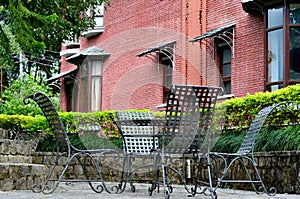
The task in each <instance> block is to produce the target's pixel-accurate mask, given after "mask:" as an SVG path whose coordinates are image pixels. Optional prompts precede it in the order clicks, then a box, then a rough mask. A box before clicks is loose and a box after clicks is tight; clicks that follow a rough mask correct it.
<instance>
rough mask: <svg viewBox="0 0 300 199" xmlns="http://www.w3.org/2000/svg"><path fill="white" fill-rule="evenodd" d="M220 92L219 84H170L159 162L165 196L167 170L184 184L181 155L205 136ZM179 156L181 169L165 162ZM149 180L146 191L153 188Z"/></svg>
mask: <svg viewBox="0 0 300 199" xmlns="http://www.w3.org/2000/svg"><path fill="white" fill-rule="evenodd" d="M221 93H222V89H221V88H220V87H209V86H194V85H177V84H175V85H172V86H171V88H170V90H169V92H168V97H167V104H166V111H165V118H164V123H163V131H162V142H161V146H160V148H161V150H160V151H159V154H160V164H161V167H162V169H161V171H162V177H163V180H162V183H163V186H164V195H165V198H166V199H168V198H169V197H170V193H171V192H172V187H171V186H170V183H169V179H168V173H169V172H170V171H174V172H175V173H177V174H178V175H179V176H180V177H181V179H182V182H183V183H184V184H185V183H186V181H185V160H184V159H185V155H186V154H189V153H196V152H197V151H199V149H200V148H201V147H203V144H204V143H205V141H206V139H207V135H208V134H209V133H210V130H211V128H212V124H213V116H214V110H215V105H216V101H217V97H218V96H219V95H220V94H221ZM176 154H177V155H179V156H182V157H183V166H182V171H181V172H180V171H178V170H176V169H175V168H172V166H171V165H170V164H169V163H168V159H169V157H171V158H172V157H174V155H176ZM156 184H157V183H153V184H152V187H151V188H150V191H153V190H154V189H155V188H156Z"/></svg>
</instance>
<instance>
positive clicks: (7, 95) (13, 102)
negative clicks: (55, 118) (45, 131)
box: [0, 76, 59, 116]
mask: <svg viewBox="0 0 300 199" xmlns="http://www.w3.org/2000/svg"><path fill="white" fill-rule="evenodd" d="M37 81H38V80H35V79H34V78H33V77H32V76H24V77H23V78H20V79H17V80H15V81H14V82H13V83H12V84H11V85H10V86H9V87H8V88H5V90H4V92H3V93H2V99H1V103H0V114H6V115H31V116H35V115H41V114H42V113H41V110H40V109H39V108H38V107H37V105H36V104H35V103H34V102H33V101H30V105H26V106H24V103H23V99H24V98H25V97H26V96H28V95H31V94H33V93H34V92H37V91H40V92H43V93H45V94H46V95H48V96H49V97H50V98H51V100H52V101H53V103H54V104H55V105H56V107H58V105H59V97H57V96H53V94H52V93H51V89H50V88H49V87H47V86H46V85H45V84H44V83H43V81H41V83H40V84H39V83H38V82H37Z"/></svg>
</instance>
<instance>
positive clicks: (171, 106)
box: [163, 84, 222, 154]
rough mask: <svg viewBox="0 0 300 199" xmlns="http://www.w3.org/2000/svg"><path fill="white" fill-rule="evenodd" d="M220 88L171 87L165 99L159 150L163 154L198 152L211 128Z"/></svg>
mask: <svg viewBox="0 0 300 199" xmlns="http://www.w3.org/2000/svg"><path fill="white" fill-rule="evenodd" d="M221 91H222V89H221V88H220V87H208V86H193V85H176V84H175V85H172V86H171V88H170V91H169V93H168V97H167V106H166V115H165V129H164V132H163V134H164V135H163V147H164V151H165V152H167V153H177V154H182V153H187V152H190V150H198V149H199V148H200V147H201V145H202V144H203V142H204V140H205V137H206V135H205V134H207V133H209V132H210V130H211V128H212V124H213V115H214V109H215V105H216V101H217V97H218V95H219V94H220V93H221Z"/></svg>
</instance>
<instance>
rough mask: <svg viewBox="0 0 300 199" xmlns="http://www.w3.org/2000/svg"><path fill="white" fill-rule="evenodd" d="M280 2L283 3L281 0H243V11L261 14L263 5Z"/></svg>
mask: <svg viewBox="0 0 300 199" xmlns="http://www.w3.org/2000/svg"><path fill="white" fill-rule="evenodd" d="M280 2H282V3H283V0H243V1H242V6H243V9H244V11H245V12H247V13H249V14H253V15H254V14H257V15H260V16H263V10H264V8H265V7H268V6H271V5H276V4H277V3H280Z"/></svg>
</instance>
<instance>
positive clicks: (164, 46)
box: [136, 41, 176, 57]
mask: <svg viewBox="0 0 300 199" xmlns="http://www.w3.org/2000/svg"><path fill="white" fill-rule="evenodd" d="M175 43H176V41H171V42H168V43H163V44H160V45H158V46H155V47H153V48H149V49H148V50H145V51H143V52H141V53H139V54H137V55H136V56H138V57H141V56H143V55H145V54H148V53H152V52H157V51H160V50H163V49H164V48H166V47H169V46H172V45H174V44H175Z"/></svg>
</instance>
